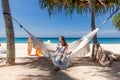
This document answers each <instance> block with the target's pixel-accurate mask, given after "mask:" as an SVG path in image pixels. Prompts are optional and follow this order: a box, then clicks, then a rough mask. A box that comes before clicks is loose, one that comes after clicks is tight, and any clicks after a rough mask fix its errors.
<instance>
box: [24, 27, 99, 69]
mask: <svg viewBox="0 0 120 80" xmlns="http://www.w3.org/2000/svg"><path fill="white" fill-rule="evenodd" d="M23 29H24V30H25V31H26V32H27V33H28V34H29V35H30V36H31V38H32V41H33V48H35V49H38V48H39V47H40V48H41V53H42V54H43V55H44V56H45V57H50V58H51V59H52V62H53V64H54V65H55V66H59V68H60V69H66V68H67V67H68V66H69V65H70V60H69V59H70V58H73V57H78V56H79V57H85V55H86V54H87V53H88V52H90V49H89V41H90V40H91V39H92V38H93V36H94V35H95V34H96V33H97V31H98V30H99V28H96V29H95V30H94V31H92V32H90V33H88V34H87V35H86V36H83V37H82V38H81V39H79V40H76V41H73V42H72V43H69V44H68V55H64V56H63V58H60V57H59V56H58V58H57V61H56V62H54V60H55V58H54V54H51V53H49V52H48V50H56V48H57V44H55V43H50V44H48V43H44V42H43V41H41V40H38V39H37V38H35V37H34V36H33V35H32V34H31V33H29V32H28V31H27V30H26V29H25V28H24V27H23ZM59 62H62V65H61V64H59Z"/></svg>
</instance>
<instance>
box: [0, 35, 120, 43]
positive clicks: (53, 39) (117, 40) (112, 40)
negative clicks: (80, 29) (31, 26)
mask: <svg viewBox="0 0 120 80" xmlns="http://www.w3.org/2000/svg"><path fill="white" fill-rule="evenodd" d="M37 39H40V40H42V41H44V42H47V41H48V40H50V41H51V42H52V43H58V42H59V40H58V37H46V38H45V37H44V38H37ZM65 39H66V41H67V43H71V42H73V41H75V40H78V39H80V38H78V37H77V38H75V37H74V38H72V37H69V38H68V37H66V38H65ZM27 41H28V37H16V38H15V43H27ZM98 42H99V43H100V44H120V38H119V37H118V38H112V37H109V38H105V37H104V38H98ZM0 43H6V38H0ZM90 43H92V40H91V41H90Z"/></svg>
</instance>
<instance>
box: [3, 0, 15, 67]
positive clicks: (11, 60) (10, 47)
mask: <svg viewBox="0 0 120 80" xmlns="http://www.w3.org/2000/svg"><path fill="white" fill-rule="evenodd" d="M1 2H2V9H3V14H4V15H3V16H4V22H5V28H6V39H7V57H6V65H14V64H15V43H14V29H13V23H12V18H11V16H10V15H11V13H10V7H9V1H8V0H1Z"/></svg>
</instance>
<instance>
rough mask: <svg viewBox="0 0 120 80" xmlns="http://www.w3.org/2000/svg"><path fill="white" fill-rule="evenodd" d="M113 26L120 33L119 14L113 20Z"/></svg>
mask: <svg viewBox="0 0 120 80" xmlns="http://www.w3.org/2000/svg"><path fill="white" fill-rule="evenodd" d="M112 22H113V25H114V26H115V27H116V28H117V29H118V30H119V31H120V13H117V14H116V15H115V16H114V17H113V19H112Z"/></svg>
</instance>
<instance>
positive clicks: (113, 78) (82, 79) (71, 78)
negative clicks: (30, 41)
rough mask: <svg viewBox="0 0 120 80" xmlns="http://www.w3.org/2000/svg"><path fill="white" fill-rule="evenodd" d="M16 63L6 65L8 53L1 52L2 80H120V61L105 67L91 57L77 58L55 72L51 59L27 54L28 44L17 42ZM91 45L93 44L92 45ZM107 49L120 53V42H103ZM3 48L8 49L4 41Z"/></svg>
mask: <svg viewBox="0 0 120 80" xmlns="http://www.w3.org/2000/svg"><path fill="white" fill-rule="evenodd" d="M15 46H16V64H15V65H14V66H5V59H3V57H5V56H6V54H0V80H8V79H9V80H119V79H120V62H114V63H113V64H112V65H111V67H103V66H101V65H99V64H98V63H97V62H93V61H91V60H89V59H77V60H74V61H72V65H71V66H70V67H69V68H67V69H66V70H61V71H58V72H55V71H54V70H53V67H54V66H53V65H52V63H51V60H50V59H48V58H44V57H41V58H36V57H35V50H34V49H33V50H32V55H33V56H28V55H27V44H24V43H16V44H15ZM90 46H91V45H90ZM101 47H102V48H104V49H105V50H109V51H112V52H113V53H118V54H120V44H101ZM1 48H3V49H6V44H5V43H2V44H1Z"/></svg>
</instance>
